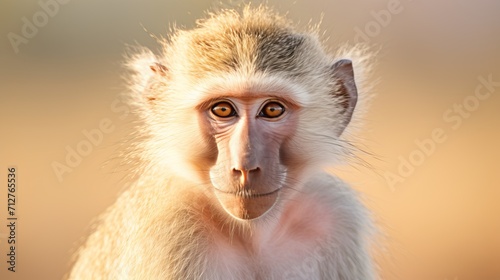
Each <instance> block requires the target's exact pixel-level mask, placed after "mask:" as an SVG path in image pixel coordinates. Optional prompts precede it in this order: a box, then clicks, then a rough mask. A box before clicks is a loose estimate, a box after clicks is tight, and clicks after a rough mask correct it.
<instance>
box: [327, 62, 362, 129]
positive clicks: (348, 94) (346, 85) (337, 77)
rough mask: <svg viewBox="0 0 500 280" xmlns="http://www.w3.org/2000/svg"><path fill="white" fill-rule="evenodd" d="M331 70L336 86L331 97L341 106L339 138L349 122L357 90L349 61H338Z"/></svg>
mask: <svg viewBox="0 0 500 280" xmlns="http://www.w3.org/2000/svg"><path fill="white" fill-rule="evenodd" d="M331 69H332V77H333V80H334V83H335V85H336V87H335V91H334V92H333V96H334V97H335V98H337V99H338V100H339V101H340V102H339V104H340V105H341V106H342V116H343V121H342V125H341V127H340V129H339V134H338V136H340V135H341V134H342V132H343V131H344V129H345V128H346V126H347V125H348V124H349V122H350V121H351V118H352V113H353V112H354V108H355V107H356V102H357V100H358V89H357V88H356V83H355V81H354V70H353V68H352V62H351V61H350V60H348V59H342V60H339V61H337V62H335V63H334V64H333V65H332V68H331Z"/></svg>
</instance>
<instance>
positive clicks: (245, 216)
mask: <svg viewBox="0 0 500 280" xmlns="http://www.w3.org/2000/svg"><path fill="white" fill-rule="evenodd" d="M280 190H281V188H278V189H276V190H274V191H272V192H268V193H264V194H249V193H243V192H225V191H221V190H218V189H217V188H215V195H216V196H217V199H218V200H219V202H220V204H221V205H222V207H223V208H224V210H226V212H227V213H229V214H230V215H231V216H233V217H234V218H236V219H240V220H252V219H257V218H259V217H261V216H263V215H264V214H266V213H267V212H269V211H270V210H271V209H272V208H273V206H274V205H275V204H276V201H278V197H279V195H280Z"/></svg>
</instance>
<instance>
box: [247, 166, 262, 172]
mask: <svg viewBox="0 0 500 280" xmlns="http://www.w3.org/2000/svg"><path fill="white" fill-rule="evenodd" d="M259 171H260V167H255V168H254V169H250V170H248V173H251V172H254V173H255V172H259Z"/></svg>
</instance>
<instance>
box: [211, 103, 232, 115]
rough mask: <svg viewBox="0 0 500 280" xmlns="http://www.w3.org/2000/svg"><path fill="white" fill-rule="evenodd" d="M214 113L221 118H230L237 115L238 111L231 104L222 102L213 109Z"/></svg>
mask: <svg viewBox="0 0 500 280" xmlns="http://www.w3.org/2000/svg"><path fill="white" fill-rule="evenodd" d="M212 113H213V114H214V115H216V116H217V117H219V118H229V117H232V116H235V115H236V110H234V108H233V106H232V105H231V104H230V103H229V102H226V101H222V102H219V103H217V104H215V105H214V106H213V107H212Z"/></svg>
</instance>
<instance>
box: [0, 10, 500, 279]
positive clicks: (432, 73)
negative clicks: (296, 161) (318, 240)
mask: <svg viewBox="0 0 500 280" xmlns="http://www.w3.org/2000/svg"><path fill="white" fill-rule="evenodd" d="M40 3H42V4H40ZM48 3H51V5H52V6H50V5H49V4H48ZM54 3H57V5H54ZM63 3H64V4H63ZM211 3H212V1H181V0H172V1H151V0H147V1H131V0H126V1H125V0H122V1H118V0H111V1H97V0H87V1H82V0H72V1H71V0H69V1H68V0H66V1H62V0H60V2H55V0H40V2H39V1H38V0H37V1H34V0H29V1H28V0H26V1H13V0H7V1H2V2H1V4H0V22H1V24H0V36H1V40H0V129H1V132H0V135H1V136H0V279H61V278H62V277H63V275H64V274H65V273H66V272H67V271H68V269H69V263H70V257H71V254H72V252H74V250H75V249H76V248H77V247H78V245H79V244H80V242H81V241H82V237H83V236H85V234H87V233H88V231H89V224H90V222H91V221H92V219H93V218H94V217H96V216H97V215H98V214H99V213H101V212H102V211H103V210H105V209H106V207H108V206H109V205H110V204H111V203H112V202H113V201H114V200H115V198H116V196H117V194H118V193H119V192H120V190H122V189H123V186H124V185H126V183H127V182H126V181H124V180H122V178H123V177H124V175H125V173H126V171H125V169H124V168H122V167H119V166H117V164H116V162H117V161H115V160H113V158H114V157H115V156H116V151H117V149H118V148H119V143H121V142H122V141H124V139H126V135H127V133H129V132H130V129H129V128H130V125H129V124H130V123H131V122H132V121H133V119H134V118H133V116H131V115H127V114H126V111H124V107H123V103H121V101H120V99H119V93H120V92H122V90H123V83H122V80H121V75H122V74H123V68H122V67H121V63H122V55H123V53H124V51H125V46H126V44H132V45H133V44H136V42H137V43H139V44H141V45H146V46H149V47H151V48H153V49H157V48H158V46H157V45H156V44H155V41H154V39H152V38H151V37H150V36H149V35H148V34H147V33H146V32H145V31H144V28H146V29H147V30H148V31H149V32H151V33H153V34H158V35H162V34H166V32H167V31H168V27H169V25H171V24H173V23H176V25H177V26H183V27H192V26H193V25H194V21H195V19H197V18H199V17H201V16H203V14H204V11H205V10H206V9H207V8H209V7H210V6H211ZM269 3H270V4H271V5H272V6H274V7H276V9H278V10H280V11H282V12H285V11H289V15H290V17H291V18H292V19H294V20H300V21H301V22H302V23H307V22H308V21H309V19H313V21H318V20H320V18H321V14H323V15H324V17H323V24H322V27H323V29H325V30H326V35H327V36H329V37H330V38H331V39H330V40H329V41H328V42H329V44H331V46H332V47H335V46H336V45H338V44H341V43H344V42H351V43H352V42H354V41H356V40H357V41H365V42H368V43H370V44H374V45H375V46H378V47H379V48H380V53H379V56H378V64H377V66H376V72H375V73H376V75H377V76H378V77H379V78H380V80H379V82H378V84H377V85H376V86H375V91H376V93H377V97H376V98H375V99H374V101H373V104H372V106H371V108H370V111H369V112H368V114H367V115H366V116H365V117H364V118H365V119H366V123H367V124H366V125H365V126H364V128H363V129H362V131H361V133H360V134H359V136H358V139H357V140H356V141H357V142H358V143H360V145H361V148H362V149H363V150H365V151H367V152H368V153H367V154H360V156H361V157H362V158H363V159H364V160H365V161H367V162H368V163H369V166H368V167H364V166H362V165H360V164H355V165H352V166H341V167H338V168H337V169H335V170H336V172H338V173H339V174H342V176H344V177H346V178H347V179H348V180H349V181H350V182H352V184H353V185H354V187H355V188H356V189H358V190H360V191H361V192H362V193H363V194H364V197H365V200H366V203H367V205H368V206H369V207H370V208H371V209H372V210H373V212H374V215H375V217H376V219H377V221H378V223H379V225H380V227H381V229H382V231H383V232H384V234H385V238H384V240H381V241H380V243H381V244H382V243H383V244H384V247H385V249H383V250H379V252H378V257H377V258H378V260H379V263H380V268H381V270H382V275H383V278H384V279H390V280H413V279H415V280H434V279H440V280H444V279H451V280H466V279H471V280H496V279H500V268H499V267H500V203H499V200H500V164H499V161H500V148H499V143H500V129H499V128H500V17H499V13H500V2H499V1H495V0H490V1H488V0H479V1H466V0H456V1H451V0H443V1H431V0H422V1H409V0H401V1H397V0H376V1H375V0H362V1H347V0H335V1H333V0H329V1H303V0H297V1H293V2H292V1H271V0H270V1H269ZM47 5H49V8H47ZM42 6H45V10H44V7H42ZM27 22H29V23H27ZM30 24H34V28H31V29H30V27H29V26H28V25H30ZM26 26H28V27H26ZM143 27H144V28H143ZM23 32H24V34H23ZM480 77H482V78H480ZM481 79H483V80H488V79H489V80H490V82H489V85H488V86H484V84H487V83H485V82H484V81H483V82H481ZM476 89H477V94H476V95H475V92H476ZM461 108H462V109H461ZM103 121H104V122H108V125H109V126H110V127H111V128H109V129H108V130H106V131H102V135H103V136H102V140H101V139H98V140H100V141H95V144H92V145H91V146H85V143H89V142H88V140H87V136H85V132H95V130H96V129H99V128H100V123H101V122H103ZM433 137H434V138H433ZM432 139H433V140H432ZM82 143H83V144H82ZM419 143H420V144H419ZM422 143H423V144H422ZM77 148H80V149H81V150H82V151H85V153H86V155H84V156H82V157H81V159H80V162H75V164H74V167H69V168H68V170H66V171H68V172H65V173H62V174H61V173H59V176H60V178H58V173H57V172H55V171H54V167H53V165H54V162H58V163H61V164H66V163H67V162H66V160H67V159H66V157H67V156H68V153H69V152H68V151H69V150H68V149H70V150H75V149H77ZM86 148H87V149H86ZM73 160H75V159H73ZM11 165H14V166H16V167H17V168H18V173H17V175H18V177H19V183H18V192H17V196H18V201H17V206H16V208H17V214H18V217H19V220H18V225H17V242H18V245H17V248H18V252H17V266H16V269H17V272H15V273H10V272H8V271H7V263H6V259H7V256H6V254H7V243H6V237H7V236H8V235H7V227H6V226H5V225H6V224H7V221H6V216H7V211H6V198H5V197H6V195H7V190H6V185H7V183H6V180H7V179H6V176H7V175H6V173H7V166H11ZM69 171H71V172H69ZM388 178H389V179H388Z"/></svg>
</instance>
